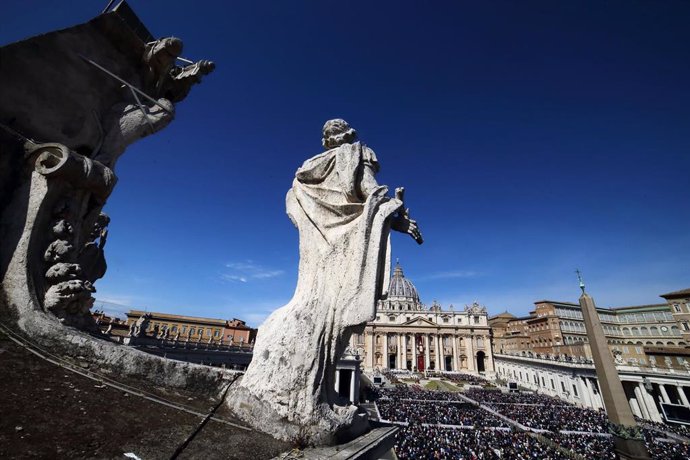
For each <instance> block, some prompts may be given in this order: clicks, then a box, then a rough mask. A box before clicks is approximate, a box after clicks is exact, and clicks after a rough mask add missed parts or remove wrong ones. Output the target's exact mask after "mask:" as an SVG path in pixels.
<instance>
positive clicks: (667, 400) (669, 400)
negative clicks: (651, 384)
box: [659, 383, 671, 404]
mask: <svg viewBox="0 0 690 460" xmlns="http://www.w3.org/2000/svg"><path fill="white" fill-rule="evenodd" d="M659 391H661V397H662V398H663V399H664V402H665V403H667V404H670V403H671V398H669V397H668V393H667V392H666V387H664V385H663V384H661V383H660V384H659Z"/></svg>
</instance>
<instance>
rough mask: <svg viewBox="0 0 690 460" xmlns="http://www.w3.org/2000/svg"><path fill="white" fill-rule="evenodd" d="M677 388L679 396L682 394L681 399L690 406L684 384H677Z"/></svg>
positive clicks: (685, 404)
mask: <svg viewBox="0 0 690 460" xmlns="http://www.w3.org/2000/svg"><path fill="white" fill-rule="evenodd" d="M676 389H677V390H678V396H680V401H681V403H682V404H683V405H684V406H685V407H689V406H690V402H689V401H688V397H687V396H686V395H685V391H683V386H682V385H676Z"/></svg>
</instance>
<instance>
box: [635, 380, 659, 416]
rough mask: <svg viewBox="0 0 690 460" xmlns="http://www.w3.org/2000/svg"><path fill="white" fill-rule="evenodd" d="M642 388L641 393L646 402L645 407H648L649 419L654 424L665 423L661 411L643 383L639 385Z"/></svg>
mask: <svg viewBox="0 0 690 460" xmlns="http://www.w3.org/2000/svg"><path fill="white" fill-rule="evenodd" d="M638 387H639V388H640V393H641V394H642V399H643V400H644V403H645V406H647V412H649V417H650V419H651V420H652V421H654V422H660V423H661V422H663V420H662V418H661V414H660V413H659V409H658V408H657V407H656V403H655V402H654V398H653V397H652V395H650V394H649V392H648V391H647V389H646V388H645V386H644V384H643V383H642V382H639V383H638Z"/></svg>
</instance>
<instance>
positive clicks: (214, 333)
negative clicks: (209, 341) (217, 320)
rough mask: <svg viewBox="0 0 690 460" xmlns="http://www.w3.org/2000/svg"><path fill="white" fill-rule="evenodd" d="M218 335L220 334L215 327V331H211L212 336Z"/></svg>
mask: <svg viewBox="0 0 690 460" xmlns="http://www.w3.org/2000/svg"><path fill="white" fill-rule="evenodd" d="M219 335H220V331H219V330H217V329H216V330H215V331H213V337H218V336H219Z"/></svg>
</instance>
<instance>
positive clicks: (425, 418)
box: [374, 385, 690, 460]
mask: <svg viewBox="0 0 690 460" xmlns="http://www.w3.org/2000/svg"><path fill="white" fill-rule="evenodd" d="M374 394H375V399H376V404H377V407H378V410H379V414H380V416H381V418H382V419H384V420H389V421H394V422H403V423H405V424H407V425H406V426H402V427H401V430H400V432H399V433H398V436H397V441H396V453H397V454H398V457H399V458H400V459H401V460H408V459H410V460H417V459H425V460H426V459H434V460H436V459H463V460H464V459H469V460H487V459H518V460H523V459H524V460H527V459H545V460H560V459H569V458H573V454H578V455H580V456H582V457H585V458H587V459H597V460H599V459H601V460H609V459H611V460H612V459H614V458H615V454H614V450H613V438H612V437H611V436H610V435H609V434H608V431H609V430H608V421H607V418H606V414H605V413H604V412H597V411H594V410H591V409H582V408H579V407H576V406H573V405H571V404H568V403H567V402H564V401H561V400H559V399H555V398H552V397H549V396H546V395H541V394H536V393H522V392H521V393H506V392H502V391H500V390H490V389H477V388H472V389H469V390H467V391H465V392H451V391H429V390H425V389H423V388H422V387H420V386H418V385H412V386H405V385H399V386H396V387H387V388H379V389H376V391H375V392H374ZM463 396H465V397H467V398H469V400H473V401H476V402H478V403H480V404H482V405H484V406H485V407H487V408H490V409H491V410H493V411H496V412H497V413H499V414H501V415H503V416H505V417H507V418H508V419H511V420H513V421H515V422H517V423H519V424H521V425H524V426H525V427H528V428H529V429H533V430H537V431H540V435H539V436H534V435H532V434H530V433H529V432H522V431H518V430H517V428H515V427H511V425H510V424H509V423H507V422H506V421H505V420H503V419H501V418H499V417H497V416H495V415H493V414H492V413H491V412H490V411H488V410H485V409H483V408H480V407H479V406H477V405H475V404H472V403H468V402H467V401H468V400H466V399H464V398H463ZM446 425H451V426H446ZM453 426H457V428H456V427H453ZM642 427H643V428H642V432H643V434H644V438H645V444H646V445H647V448H648V449H649V452H650V454H651V455H652V458H653V459H663V460H687V459H690V443H683V442H677V441H676V440H674V439H668V438H667V436H668V435H666V434H665V433H666V432H669V431H672V432H674V433H676V434H680V435H682V436H686V437H687V436H688V431H689V430H687V428H685V427H682V426H676V425H665V424H655V423H651V422H647V421H644V422H643V424H642ZM541 430H547V431H544V432H541ZM545 438H546V439H545Z"/></svg>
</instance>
